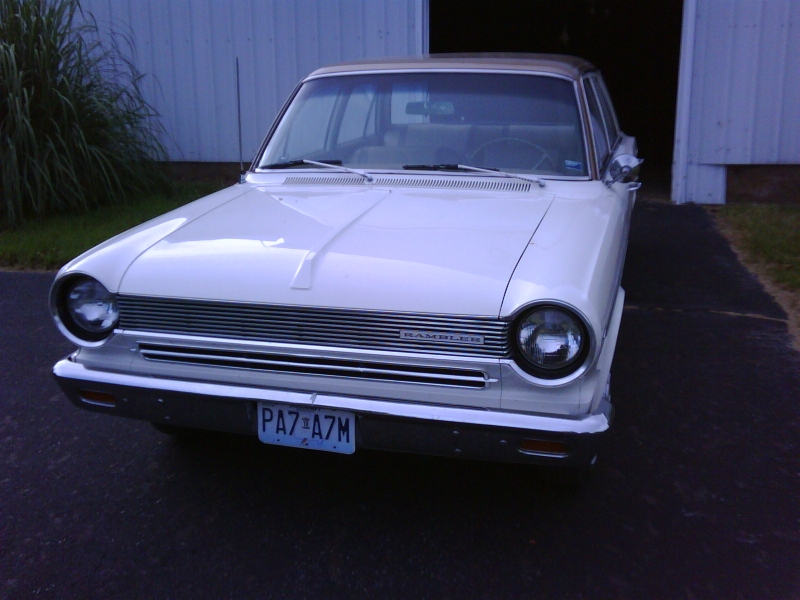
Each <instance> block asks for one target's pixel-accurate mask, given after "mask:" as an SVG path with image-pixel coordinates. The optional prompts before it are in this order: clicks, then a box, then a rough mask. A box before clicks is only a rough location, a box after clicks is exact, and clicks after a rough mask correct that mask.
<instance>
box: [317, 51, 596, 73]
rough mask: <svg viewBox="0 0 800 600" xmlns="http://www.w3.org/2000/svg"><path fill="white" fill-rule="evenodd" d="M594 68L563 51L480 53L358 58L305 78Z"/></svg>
mask: <svg viewBox="0 0 800 600" xmlns="http://www.w3.org/2000/svg"><path fill="white" fill-rule="evenodd" d="M594 68H595V67H594V65H592V64H591V63H590V62H588V61H586V60H584V59H582V58H577V57H575V56H567V55H562V54H522V53H492V52H490V53H480V54H461V53H459V54H426V55H421V56H411V57H404V58H385V59H378V60H359V61H353V62H347V63H341V64H336V65H331V66H327V67H322V68H321V69H317V70H316V71H314V72H313V73H311V74H310V75H309V76H308V78H314V77H319V76H324V75H336V74H343V73H357V72H360V71H405V70H414V71H416V70H438V71H441V70H461V69H463V70H480V71H485V70H498V71H509V70H511V71H529V72H532V73H550V74H555V75H563V76H566V77H570V78H572V79H579V78H580V76H581V75H582V74H583V73H585V72H586V71H590V70H593V69H594Z"/></svg>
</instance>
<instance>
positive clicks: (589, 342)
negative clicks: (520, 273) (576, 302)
mask: <svg viewBox="0 0 800 600" xmlns="http://www.w3.org/2000/svg"><path fill="white" fill-rule="evenodd" d="M548 311H552V313H551V314H556V315H558V316H559V318H562V319H566V321H567V323H571V324H573V327H572V330H573V333H577V334H578V336H579V338H580V340H579V347H578V349H577V351H576V352H574V354H573V355H572V356H571V357H570V358H569V360H566V361H564V362H563V364H561V365H554V366H548V365H545V364H543V363H541V362H538V363H537V360H536V359H535V357H533V356H531V355H530V354H529V353H528V352H527V351H526V350H525V347H524V344H523V343H522V341H521V339H520V338H521V335H522V331H523V328H524V327H525V326H526V325H527V324H529V323H530V321H531V318H532V317H534V316H535V315H541V314H545V313H547V312H548ZM591 331H592V330H591V328H590V327H589V325H588V324H587V322H586V319H585V318H583V316H582V315H580V314H579V313H578V312H577V311H576V310H575V309H573V308H571V307H567V306H564V305H560V304H556V303H552V302H547V303H542V304H536V305H533V306H529V307H526V308H525V310H523V311H522V312H520V314H519V315H518V316H517V317H516V318H515V320H514V324H513V326H512V328H511V349H512V358H513V360H514V362H515V363H516V364H517V365H518V366H519V368H521V369H522V370H523V371H525V372H526V373H528V374H529V375H531V376H533V377H535V378H537V379H541V380H545V381H552V382H554V383H555V382H556V381H557V380H562V379H565V378H570V377H571V376H577V375H576V373H577V374H580V373H579V372H583V370H584V369H585V366H586V365H587V364H588V363H589V361H590V357H591V351H592V348H593V347H594V339H593V337H592V334H591Z"/></svg>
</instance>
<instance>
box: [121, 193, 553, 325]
mask: <svg viewBox="0 0 800 600" xmlns="http://www.w3.org/2000/svg"><path fill="white" fill-rule="evenodd" d="M552 199H553V195H552V194H548V193H546V190H541V191H540V190H534V191H532V192H519V193H517V192H488V191H464V190H436V191H434V192H432V191H431V190H422V189H419V190H417V189H400V190H397V189H392V190H389V189H387V188H377V187H369V188H364V189H355V188H353V187H348V188H343V189H338V190H331V189H330V188H327V189H325V190H323V189H320V188H319V187H317V188H316V189H315V188H314V187H312V186H308V187H299V186H295V187H271V186H262V187H253V188H252V189H250V190H249V191H245V192H244V193H242V194H240V195H238V196H236V197H234V198H233V199H231V200H229V201H227V202H225V203H222V204H220V205H218V206H216V207H214V208H212V209H211V210H209V211H207V212H205V213H204V214H202V215H200V216H197V217H195V218H194V219H192V220H187V222H185V223H184V224H183V225H181V226H180V227H179V228H178V229H176V230H174V231H172V232H170V233H168V234H167V235H165V236H164V237H162V238H160V240H159V241H157V242H156V243H154V244H153V245H151V246H150V247H149V248H147V249H146V250H144V251H143V252H142V253H141V254H140V255H139V256H138V257H137V258H136V259H135V260H134V261H133V262H132V263H131V264H130V266H129V268H128V269H127V270H126V272H125V275H124V277H123V278H122V280H121V282H120V285H119V292H120V293H124V294H137V295H147V296H166V297H179V298H194V299H211V300H233V301H242V302H257V303H274V304H289V305H299V304H302V305H307V306H325V307H342V308H359V309H376V310H392V311H411V312H424V313H449V314H470V315H487V316H496V315H498V314H499V312H500V308H501V306H502V302H503V297H504V294H505V292H506V288H507V286H508V282H509V279H510V278H511V275H512V273H513V272H514V269H515V267H516V265H517V263H518V262H519V260H520V257H521V256H522V254H523V252H524V251H525V249H526V247H527V245H528V243H529V242H530V240H531V237H532V235H533V233H534V232H535V231H536V228H537V227H538V225H539V223H540V222H541V220H542V218H543V216H544V214H545V213H546V212H547V209H548V207H549V206H550V203H551V202H552Z"/></svg>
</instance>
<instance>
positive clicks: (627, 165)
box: [603, 154, 644, 186]
mask: <svg viewBox="0 0 800 600" xmlns="http://www.w3.org/2000/svg"><path fill="white" fill-rule="evenodd" d="M643 162H644V161H643V160H642V159H641V158H636V157H635V156H634V155H633V154H620V155H619V156H616V157H614V160H612V161H611V164H610V165H608V169H607V170H606V174H605V176H604V177H603V183H605V184H606V185H608V186H610V185H613V184H615V183H617V182H618V181H621V182H622V183H632V182H634V181H636V180H637V179H639V165H641V164H642V163H643Z"/></svg>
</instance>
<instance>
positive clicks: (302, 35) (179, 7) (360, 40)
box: [82, 0, 428, 163]
mask: <svg viewBox="0 0 800 600" xmlns="http://www.w3.org/2000/svg"><path fill="white" fill-rule="evenodd" d="M82 6H83V9H84V11H86V12H89V13H92V14H93V15H94V17H95V18H96V19H97V21H98V24H99V25H100V27H101V28H102V29H108V26H109V24H110V25H111V27H112V28H113V29H114V30H116V31H118V32H121V33H123V34H127V35H129V36H130V37H131V39H132V40H133V41H134V43H135V47H136V58H135V61H134V62H135V64H136V65H137V67H138V68H139V70H140V71H141V72H142V73H145V74H147V77H145V79H144V81H143V89H144V92H145V95H146V97H147V99H148V100H149V101H150V103H151V104H152V105H153V106H154V107H155V108H156V110H158V112H159V113H160V114H161V122H162V124H163V125H164V128H165V129H166V131H167V138H166V139H165V140H164V142H165V145H166V147H167V150H168V152H169V155H170V158H171V159H172V160H190V161H238V160H239V142H238V127H237V110H236V58H237V57H238V58H239V76H240V88H241V105H242V140H243V144H242V145H243V154H244V160H245V163H249V161H250V160H251V159H252V157H253V155H254V154H255V152H256V150H257V149H258V146H259V144H260V143H261V140H262V139H263V137H264V135H265V134H266V132H267V130H268V129H269V126H270V125H271V123H272V120H273V119H274V117H275V115H276V113H277V112H278V110H280V107H281V106H282V104H283V102H284V101H285V100H286V98H287V96H288V95H289V94H290V93H291V91H292V89H293V88H294V87H295V85H297V82H298V81H299V80H300V79H301V78H302V77H304V76H305V75H307V74H308V73H309V72H310V71H312V70H314V69H316V68H317V67H320V66H322V65H326V64H331V63H337V62H343V61H348V60H355V59H360V58H377V57H383V56H408V55H415V54H423V53H425V52H427V51H428V32H427V24H428V0H294V1H287V0H82Z"/></svg>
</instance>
